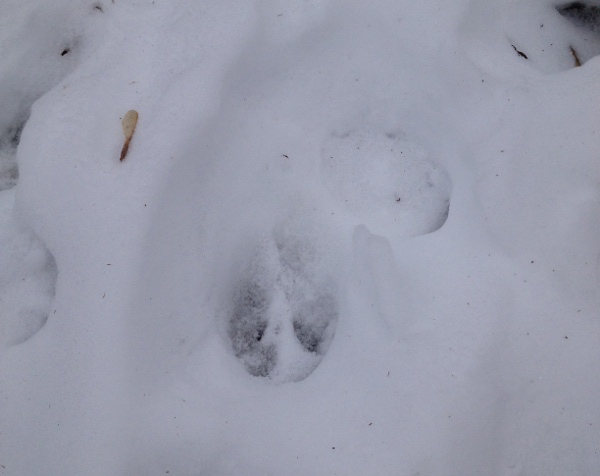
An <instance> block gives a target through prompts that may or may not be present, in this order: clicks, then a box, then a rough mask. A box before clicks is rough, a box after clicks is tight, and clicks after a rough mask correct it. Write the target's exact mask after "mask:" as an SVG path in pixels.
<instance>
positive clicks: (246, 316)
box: [227, 239, 338, 383]
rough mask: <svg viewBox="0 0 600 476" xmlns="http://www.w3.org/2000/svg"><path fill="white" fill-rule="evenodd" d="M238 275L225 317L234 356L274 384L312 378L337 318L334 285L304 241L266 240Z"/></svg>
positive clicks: (249, 370) (250, 369) (329, 340)
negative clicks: (325, 276)
mask: <svg viewBox="0 0 600 476" xmlns="http://www.w3.org/2000/svg"><path fill="white" fill-rule="evenodd" d="M259 249H260V252H258V253H257V254H256V255H255V256H254V257H253V258H252V259H251V260H250V263H251V264H250V265H249V266H247V267H246V268H245V272H243V273H242V275H241V276H240V278H239V279H238V281H237V282H238V284H237V285H236V286H235V289H234V291H233V293H232V295H233V298H232V300H231V302H230V304H229V309H230V311H229V313H228V318H227V336H228V338H229V341H230V343H231V348H232V350H233V353H234V354H235V356H236V357H237V358H238V360H240V362H241V363H242V364H243V366H244V368H245V369H246V371H247V372H248V373H249V374H250V375H252V376H254V377H263V378H267V379H269V380H270V381H272V382H274V383H283V382H290V381H292V382H297V381H300V380H303V379H305V378H306V377H308V376H309V375H310V374H311V373H312V372H313V371H314V369H315V368H316V367H317V366H318V365H319V363H320V362H321V360H322V359H323V357H324V355H325V354H326V352H327V349H328V347H329V344H330V342H331V339H332V337H333V334H334V330H335V324H336V322H337V318H338V306H337V302H336V299H335V297H334V296H335V293H334V292H333V291H331V292H326V291H325V290H330V289H331V290H333V286H331V284H330V283H329V284H327V283H324V281H327V279H324V278H323V276H322V274H320V273H319V268H318V266H315V262H317V255H318V253H317V252H316V250H315V248H314V247H313V246H309V244H308V243H307V242H306V240H298V239H293V240H289V241H287V242H286V243H285V244H282V242H281V240H274V239H270V240H268V243H267V246H260V247H259Z"/></svg>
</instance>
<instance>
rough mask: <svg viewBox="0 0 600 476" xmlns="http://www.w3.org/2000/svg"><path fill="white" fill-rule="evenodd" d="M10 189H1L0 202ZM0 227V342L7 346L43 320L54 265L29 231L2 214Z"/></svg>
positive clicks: (28, 334) (37, 327) (21, 339)
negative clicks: (0, 271)
mask: <svg viewBox="0 0 600 476" xmlns="http://www.w3.org/2000/svg"><path fill="white" fill-rule="evenodd" d="M10 193H12V191H4V192H2V193H1V194H0V202H1V201H2V199H3V198H5V197H6V194H10ZM0 205H1V203H0ZM0 208H1V207H0ZM0 229H1V231H0V243H2V248H1V249H0V269H1V270H2V273H1V274H0V345H7V346H10V345H16V344H21V343H23V342H25V341H26V340H28V339H29V338H31V337H32V336H33V335H34V334H36V333H37V332H38V331H39V330H40V329H41V328H42V327H43V326H44V324H45V323H46V320H47V319H48V314H49V310H50V303H51V301H52V299H53V298H54V289H55V284H56V277H57V269H56V263H55V261H54V258H53V257H52V255H51V254H50V253H49V252H48V250H47V249H46V247H45V246H44V245H43V244H42V243H41V242H40V241H39V240H38V239H37V238H36V237H35V236H34V235H33V233H31V232H30V231H28V230H25V229H21V228H20V227H18V226H17V225H16V224H15V223H14V222H13V221H12V219H11V218H6V217H3V216H0Z"/></svg>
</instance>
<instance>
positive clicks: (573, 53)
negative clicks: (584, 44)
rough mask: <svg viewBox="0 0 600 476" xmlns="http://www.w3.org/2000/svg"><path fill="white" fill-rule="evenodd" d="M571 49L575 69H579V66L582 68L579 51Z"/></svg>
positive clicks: (570, 47)
mask: <svg viewBox="0 0 600 476" xmlns="http://www.w3.org/2000/svg"><path fill="white" fill-rule="evenodd" d="M569 49H570V50H571V54H572V55H573V59H574V60H575V67H576V68H577V67H578V66H581V61H580V60H579V56H578V55H577V51H575V48H573V47H572V46H569Z"/></svg>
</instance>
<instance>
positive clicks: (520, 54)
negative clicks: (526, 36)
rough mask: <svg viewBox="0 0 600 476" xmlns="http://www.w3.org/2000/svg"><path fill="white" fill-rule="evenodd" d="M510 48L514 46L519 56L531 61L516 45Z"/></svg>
mask: <svg viewBox="0 0 600 476" xmlns="http://www.w3.org/2000/svg"><path fill="white" fill-rule="evenodd" d="M510 46H512V47H513V48H514V50H515V51H516V52H517V54H518V55H519V56H521V57H523V58H525V59H529V58H527V55H526V54H525V53H523V52H522V51H519V50H518V49H517V47H516V46H515V45H510Z"/></svg>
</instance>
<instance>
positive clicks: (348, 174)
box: [321, 126, 451, 236]
mask: <svg viewBox="0 0 600 476" xmlns="http://www.w3.org/2000/svg"><path fill="white" fill-rule="evenodd" d="M321 164H322V172H323V177H324V180H325V185H326V187H327V188H328V189H329V191H330V192H331V193H332V195H333V196H334V197H336V198H337V200H338V202H339V203H340V204H341V205H342V206H343V207H345V208H346V209H347V210H348V211H350V212H351V213H352V214H354V215H355V216H356V217H357V218H358V219H359V221H360V222H361V223H364V224H366V225H367V226H368V227H369V228H370V229H371V230H373V231H374V232H376V233H385V232H386V231H389V230H392V229H393V230H394V231H395V232H399V233H401V234H402V235H404V236H416V235H423V234H426V233H431V232H433V231H435V230H437V229H439V228H441V227H442V225H443V224H444V223H445V222H446V219H447V217H448V210H449V204H450V191H451V184H450V178H449V177H448V174H447V173H446V172H445V170H443V169H442V168H441V167H440V166H439V165H438V164H436V163H435V162H434V161H433V160H431V158H430V157H429V156H428V154H427V153H426V151H425V150H424V149H423V148H422V147H420V146H419V145H418V144H416V143H415V142H414V141H411V140H410V139H409V138H408V137H406V135H405V134H404V133H403V132H401V131H398V130H394V131H384V130H380V129H379V128H377V127H374V126H365V127H362V128H356V129H352V128H349V129H346V130H344V131H343V132H335V133H333V134H331V135H330V136H329V138H328V139H327V140H326V141H325V144H324V145H323V147H322V160H321Z"/></svg>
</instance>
